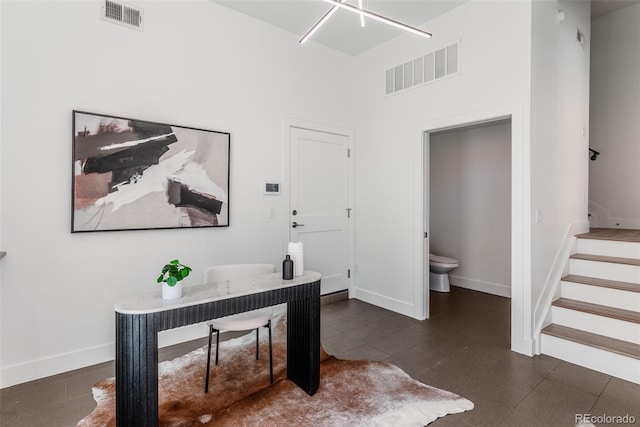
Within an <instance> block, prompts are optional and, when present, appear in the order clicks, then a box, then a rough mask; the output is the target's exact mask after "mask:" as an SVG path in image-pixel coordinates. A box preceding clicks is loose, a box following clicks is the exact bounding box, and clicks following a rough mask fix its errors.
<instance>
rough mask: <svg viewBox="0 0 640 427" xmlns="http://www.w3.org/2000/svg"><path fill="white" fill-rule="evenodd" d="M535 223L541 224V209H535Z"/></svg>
mask: <svg viewBox="0 0 640 427" xmlns="http://www.w3.org/2000/svg"><path fill="white" fill-rule="evenodd" d="M536 224H542V209H536Z"/></svg>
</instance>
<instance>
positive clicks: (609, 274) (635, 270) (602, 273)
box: [569, 258, 640, 283]
mask: <svg viewBox="0 0 640 427" xmlns="http://www.w3.org/2000/svg"><path fill="white" fill-rule="evenodd" d="M569 271H570V273H571V274H575V275H578V276H588V277H596V278H599V279H608V280H617V281H620V282H631V283H640V266H638V265H628V264H617V263H610V262H598V261H588V260H582V259H573V258H572V259H571V260H570V261H569Z"/></svg>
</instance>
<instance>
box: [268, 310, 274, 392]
mask: <svg viewBox="0 0 640 427" xmlns="http://www.w3.org/2000/svg"><path fill="white" fill-rule="evenodd" d="M267 325H268V327H269V378H270V380H271V384H273V351H271V319H269V323H268V324H267Z"/></svg>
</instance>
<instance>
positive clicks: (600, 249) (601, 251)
mask: <svg viewBox="0 0 640 427" xmlns="http://www.w3.org/2000/svg"><path fill="white" fill-rule="evenodd" d="M577 248H578V253H581V254H590V255H603V256H614V257H621V258H636V259H640V243H638V242H617V241H614V240H596V239H578V246H577Z"/></svg>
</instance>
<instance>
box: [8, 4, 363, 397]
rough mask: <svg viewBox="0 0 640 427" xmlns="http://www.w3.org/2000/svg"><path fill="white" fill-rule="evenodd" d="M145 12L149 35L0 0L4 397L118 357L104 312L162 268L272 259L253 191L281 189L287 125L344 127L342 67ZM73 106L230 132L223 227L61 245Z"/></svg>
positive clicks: (190, 16) (200, 20) (219, 19)
mask: <svg viewBox="0 0 640 427" xmlns="http://www.w3.org/2000/svg"><path fill="white" fill-rule="evenodd" d="M133 5H134V6H135V5H136V4H135V3H133ZM140 6H142V7H143V8H144V12H145V28H144V32H138V31H134V30H129V29H126V28H124V27H121V26H117V25H114V24H111V23H108V22H105V21H102V20H100V19H99V13H98V10H99V9H98V8H99V3H98V2H85V1H82V2H79V1H69V2H59V1H45V2H12V1H2V2H0V7H1V18H2V22H1V26H2V27H1V28H2V33H1V43H2V44H1V60H2V75H1V89H2V100H1V105H0V107H1V108H2V121H1V131H2V134H1V138H0V140H1V141H2V147H1V150H2V159H1V160H2V165H1V166H2V167H1V176H0V179H1V181H0V182H1V183H2V187H1V188H0V194H1V196H2V199H1V200H0V206H1V208H2V210H1V212H0V215H1V218H2V224H1V230H0V241H2V244H3V248H2V250H7V251H8V252H9V256H7V257H6V258H4V259H3V260H2V261H1V262H2V272H1V278H0V279H1V280H2V288H1V291H0V300H1V304H2V307H1V310H2V313H1V330H0V335H1V353H0V358H1V360H0V366H1V378H0V380H1V383H2V384H1V385H2V386H3V387H5V386H8V385H11V384H15V383H17V382H22V381H26V380H30V379H34V378H39V377H43V376H46V375H50V374H53V373H57V372H62V371H66V370H69V369H75V368H78V367H81V366H85V365H90V364H93V363H97V362H101V361H104V360H109V359H113V354H114V346H113V342H114V313H113V304H114V303H115V302H116V301H117V300H119V299H121V298H123V297H127V296H131V295H135V294H140V293H144V292H150V291H151V292H152V291H154V290H157V291H158V292H160V289H159V287H158V285H157V284H156V283H155V278H156V277H157V275H158V273H159V268H160V267H161V266H162V265H164V263H165V262H166V261H168V260H170V259H172V258H176V257H177V258H179V259H180V260H181V261H183V262H185V263H186V264H188V265H190V266H191V267H193V268H194V273H193V278H191V277H190V278H189V279H187V285H188V284H189V283H191V284H197V283H199V281H200V278H201V274H202V269H203V267H205V266H206V265H210V264H218V263H220V264H222V263H230V262H249V261H253V262H273V263H276V264H278V263H280V262H281V260H282V257H283V254H282V247H283V242H282V235H283V231H282V224H283V221H282V219H283V218H282V215H283V212H282V210H281V204H282V201H281V200H280V198H279V197H273V196H271V197H269V196H263V195H262V193H261V189H260V185H261V183H262V181H263V179H267V178H269V179H274V178H275V179H278V178H280V174H281V170H282V161H281V159H282V153H281V138H282V135H281V123H282V119H283V117H290V118H297V119H301V120H308V121H313V122H319V123H325V124H329V125H335V126H342V127H352V126H351V124H352V122H353V118H352V117H351V111H353V108H351V105H350V100H351V98H352V96H351V92H350V89H349V86H348V83H347V82H348V80H349V79H348V78H341V79H336V78H335V75H337V74H340V75H344V74H345V73H347V74H348V72H349V67H350V66H351V63H352V58H350V57H348V56H346V55H343V54H340V53H337V52H335V51H332V50H329V49H326V48H324V47H320V46H319V45H317V44H314V43H310V44H308V45H305V46H304V48H303V47H301V46H299V45H298V43H297V38H296V37H295V35H293V34H289V33H286V32H283V31H280V30H277V29H275V28H274V27H271V26H268V25H266V24H262V23H260V22H258V21H255V20H252V19H249V18H246V17H244V16H242V15H239V14H236V13H234V12H232V11H230V10H228V9H225V8H223V7H221V6H218V5H216V4H215V3H213V2H210V1H195V2H187V1H182V2H164V1H158V2H142V3H140ZM72 109H79V110H84V111H90V112H96V113H104V114H113V115H120V116H124V117H132V118H138V119H146V120H152V121H158V122H164V123H169V124H176V125H183V126H192V127H198V128H204V129H212V130H221V131H227V132H230V133H231V159H232V160H231V189H230V197H231V204H230V209H231V226H230V227H228V228H207V229H186V230H185V229H182V230H150V231H131V232H126V231H122V232H108V233H105V232H102V233H80V234H71V233H70V207H71V136H72V131H71V110H72ZM270 208H275V209H276V213H277V215H276V218H275V219H268V211H269V209H270ZM202 328H203V329H202V332H201V333H202V334H203V335H204V334H206V331H205V329H204V326H203V327H202ZM197 333H199V332H197V331H193V330H191V332H189V333H187V332H186V331H185V332H184V335H183V336H181V337H179V336H176V337H174V338H173V339H174V340H179V339H183V338H185V337H187V336H192V335H193V334H197ZM169 341H170V340H169Z"/></svg>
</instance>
